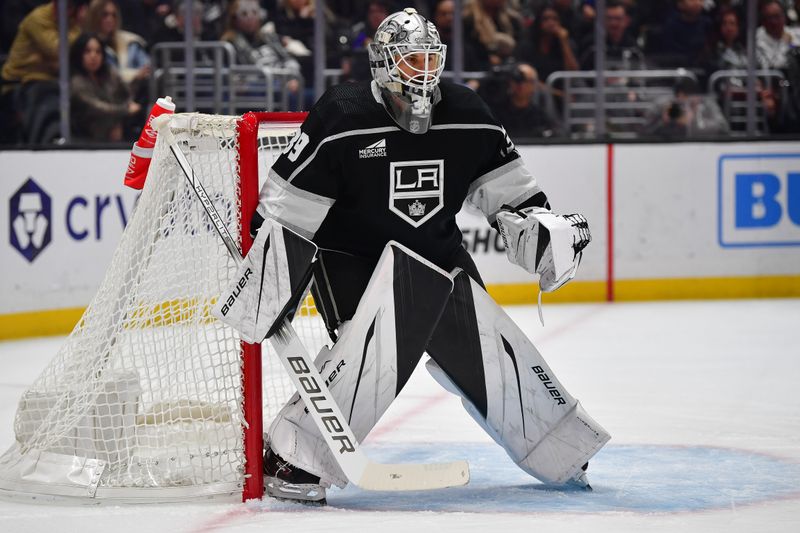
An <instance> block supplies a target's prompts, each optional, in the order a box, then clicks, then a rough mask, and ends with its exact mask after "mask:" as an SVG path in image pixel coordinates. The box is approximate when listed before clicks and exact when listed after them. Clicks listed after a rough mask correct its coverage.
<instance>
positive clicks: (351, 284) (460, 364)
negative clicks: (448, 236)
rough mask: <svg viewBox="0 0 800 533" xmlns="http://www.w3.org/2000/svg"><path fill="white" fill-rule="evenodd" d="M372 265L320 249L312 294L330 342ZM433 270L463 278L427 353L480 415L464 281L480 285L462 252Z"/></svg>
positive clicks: (475, 344) (477, 348)
mask: <svg viewBox="0 0 800 533" xmlns="http://www.w3.org/2000/svg"><path fill="white" fill-rule="evenodd" d="M376 265H377V260H375V261H373V260H368V259H365V258H362V257H357V256H354V255H350V254H346V253H341V252H334V251H330V250H320V254H319V260H318V261H317V265H316V267H315V271H314V284H313V286H312V293H313V295H314V300H315V302H316V304H317V309H318V310H319V312H320V314H321V315H322V317H323V319H324V321H325V325H326V326H327V328H328V331H329V332H331V336H332V338H334V339H335V333H334V330H335V329H336V328H337V327H338V326H339V325H340V324H341V323H342V322H345V321H347V320H350V319H351V318H352V317H353V315H354V314H355V311H356V307H357V306H358V303H359V301H360V300H361V296H362V294H363V293H364V290H365V289H366V287H367V284H368V282H369V279H370V277H371V276H372V273H373V271H374V270H375V267H376ZM438 266H439V267H440V268H442V269H444V270H445V271H447V272H452V270H453V269H455V268H460V269H462V270H463V272H464V273H463V274H461V275H460V276H458V277H457V278H456V282H455V286H454V288H453V292H452V293H451V295H450V298H449V300H448V302H447V306H446V308H445V310H444V312H443V313H442V316H441V318H440V319H439V322H438V324H437V325H436V329H435V330H434V333H433V336H432V337H431V339H430V341H429V342H428V346H427V348H426V351H427V353H428V355H430V356H431V357H432V358H433V360H434V361H436V363H437V364H438V365H439V366H440V367H441V368H442V370H444V371H445V372H446V373H447V375H448V376H449V377H450V379H451V380H452V381H453V383H455V384H456V385H457V386H458V387H459V388H460V389H461V390H462V392H463V393H464V394H465V395H466V396H467V397H468V398H469V399H470V401H472V403H473V404H474V405H475V407H477V409H478V410H479V411H480V412H481V413H482V414H484V415H485V414H486V405H487V400H486V384H485V376H484V370H483V357H482V354H481V343H480V335H479V333H478V326H477V315H476V309H475V305H474V301H473V298H472V287H471V284H470V282H469V279H468V278H471V279H472V280H474V281H475V282H477V283H478V284H479V285H480V286H481V287H485V286H484V283H483V280H482V279H481V276H480V273H479V272H478V268H477V267H476V266H475V262H474V261H473V260H472V257H471V256H470V255H469V253H468V252H467V251H466V250H464V249H463V248H461V247H459V249H458V250H457V251H456V252H455V253H454V254H453V255H452V256H451V260H450V261H448V264H443V265H438ZM415 357H416V359H415V360H414V361H407V362H404V364H403V363H401V362H399V361H398V365H401V364H403V366H406V367H408V366H407V365H410V366H411V368H413V367H415V366H416V364H417V363H418V361H419V359H420V358H421V357H422V354H421V353H420V354H416V356H415Z"/></svg>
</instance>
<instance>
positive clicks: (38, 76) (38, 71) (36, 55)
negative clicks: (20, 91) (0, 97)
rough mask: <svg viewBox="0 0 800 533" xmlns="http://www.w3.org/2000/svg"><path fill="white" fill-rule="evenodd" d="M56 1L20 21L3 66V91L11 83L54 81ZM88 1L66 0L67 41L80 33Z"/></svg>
mask: <svg viewBox="0 0 800 533" xmlns="http://www.w3.org/2000/svg"><path fill="white" fill-rule="evenodd" d="M57 3H58V2H57V0H53V1H52V2H49V3H47V4H45V5H42V6H39V7H37V8H36V9H34V10H33V11H31V12H30V13H29V14H28V16H27V17H25V18H24V19H23V20H22V23H21V24H20V26H19V31H18V32H17V35H16V37H15V38H14V42H13V43H12V45H11V50H10V51H9V54H8V59H7V60H6V63H5V64H4V65H3V70H2V77H3V90H4V91H6V90H9V89H11V84H22V85H25V84H27V83H29V82H35V81H53V80H55V79H56V78H57V76H58V6H57ZM88 3H89V0H68V2H67V17H68V19H69V22H68V26H69V29H68V31H69V33H68V37H69V40H70V42H72V41H74V40H75V38H76V37H77V36H78V34H80V32H81V26H82V25H83V24H84V22H85V20H86V12H87V4H88Z"/></svg>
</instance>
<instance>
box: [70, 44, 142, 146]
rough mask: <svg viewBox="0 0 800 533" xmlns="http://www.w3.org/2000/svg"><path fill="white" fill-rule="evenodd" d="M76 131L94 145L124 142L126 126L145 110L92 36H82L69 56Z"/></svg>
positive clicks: (102, 47) (73, 117)
mask: <svg viewBox="0 0 800 533" xmlns="http://www.w3.org/2000/svg"><path fill="white" fill-rule="evenodd" d="M69 60H70V69H71V72H72V78H71V79H70V89H71V96H72V98H71V106H72V131H73V133H74V134H75V136H76V137H77V138H80V139H86V140H92V141H112V142H117V141H122V140H123V139H124V135H123V133H124V122H125V119H126V118H127V117H130V116H133V115H136V114H137V113H139V112H140V111H141V109H142V106H140V105H139V104H138V103H136V102H134V101H133V100H132V99H131V97H130V92H129V91H128V87H127V86H126V85H125V83H124V82H123V81H122V78H121V77H120V76H119V74H118V73H117V71H116V69H114V68H113V67H111V66H110V65H109V64H108V62H107V61H106V49H105V47H104V46H103V45H102V43H101V42H100V38H99V37H98V36H97V35H95V34H92V33H84V34H81V35H80V36H79V37H78V38H77V39H76V40H75V42H74V43H73V44H72V47H71V48H70V53H69Z"/></svg>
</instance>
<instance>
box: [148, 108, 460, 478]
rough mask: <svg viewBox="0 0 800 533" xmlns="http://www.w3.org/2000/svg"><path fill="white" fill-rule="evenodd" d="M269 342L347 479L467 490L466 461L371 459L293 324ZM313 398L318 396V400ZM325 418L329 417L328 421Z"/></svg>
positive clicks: (213, 212)
mask: <svg viewBox="0 0 800 533" xmlns="http://www.w3.org/2000/svg"><path fill="white" fill-rule="evenodd" d="M169 120H170V118H169V117H168V118H165V119H164V120H158V121H157V122H156V125H155V126H156V128H157V129H158V130H159V134H160V135H163V136H164V140H165V141H166V142H167V144H168V145H169V148H170V151H171V152H172V154H173V155H174V156H175V160H176V161H177V162H178V165H179V166H180V167H181V170H182V171H183V174H184V176H186V179H187V180H188V182H189V184H190V185H191V187H192V190H193V191H194V192H195V194H196V195H197V197H198V199H199V200H200V203H201V204H202V206H203V209H204V210H205V211H206V213H207V214H208V216H209V217H210V218H211V221H212V222H213V224H214V228H215V229H216V231H217V234H218V235H219V236H220V238H221V239H222V241H223V243H224V244H225V247H226V248H227V249H228V252H229V253H230V255H231V257H232V258H233V259H234V261H236V263H237V264H241V262H242V256H241V254H240V252H239V248H238V246H237V245H236V242H235V241H234V240H233V237H232V236H231V234H230V232H229V231H228V228H227V227H226V226H225V223H224V221H223V220H222V217H220V215H219V213H218V212H217V209H216V208H215V207H214V204H213V202H212V201H211V199H210V198H209V196H208V193H207V192H206V190H205V188H204V187H203V184H202V183H201V182H200V180H198V179H197V177H196V175H195V173H194V170H193V169H192V166H191V164H190V163H189V161H188V159H186V156H185V155H184V154H183V152H182V151H181V149H180V146H178V142H177V140H176V139H175V136H174V135H173V134H172V131H171V130H170V128H169ZM269 341H270V343H271V344H272V346H273V347H274V348H275V351H276V352H277V354H278V357H279V358H280V360H281V363H282V364H283V366H284V368H285V369H286V372H287V373H288V374H289V377H290V378H291V380H292V383H293V384H294V386H295V388H296V389H297V391H298V393H299V394H300V397H301V398H302V399H303V402H304V403H305V404H306V406H307V407H308V411H309V413H310V415H311V417H312V419H313V420H314V423H315V424H316V425H317V428H319V431H320V433H321V434H322V435H323V437H324V438H325V442H326V443H327V445H328V447H329V448H330V450H331V453H332V454H333V456H334V457H335V458H336V461H337V463H338V464H339V466H340V467H341V469H342V471H343V472H344V474H345V476H347V479H348V480H349V481H351V482H352V483H354V484H355V485H357V486H358V487H361V488H362V489H366V490H384V491H411V490H431V489H440V488H446V487H455V486H461V485H466V484H467V483H468V482H469V465H468V464H467V462H466V461H454V462H450V463H431V464H382V463H376V462H374V461H372V460H370V459H369V457H367V455H366V454H365V453H364V451H363V450H362V449H361V448H360V446H359V443H358V441H357V440H356V438H355V435H354V434H353V431H352V429H351V428H350V425H349V424H348V422H347V419H346V418H345V417H344V416H343V415H342V412H341V409H340V408H339V406H338V405H337V404H336V401H335V400H334V399H333V396H332V394H331V392H330V390H329V389H328V387H327V385H325V380H324V379H322V377H321V376H320V374H319V371H318V370H317V367H316V366H315V365H314V361H313V359H311V357H310V356H309V354H308V351H307V350H306V348H305V346H303V343H302V342H301V341H300V338H299V337H298V336H297V333H296V332H295V330H294V327H293V326H292V324H291V322H289V319H288V318H285V319H284V320H283V322H282V323H281V324H280V326H278V328H277V331H276V332H275V334H274V335H272V336H271V337H269ZM312 395H313V396H312ZM323 413H324V415H323Z"/></svg>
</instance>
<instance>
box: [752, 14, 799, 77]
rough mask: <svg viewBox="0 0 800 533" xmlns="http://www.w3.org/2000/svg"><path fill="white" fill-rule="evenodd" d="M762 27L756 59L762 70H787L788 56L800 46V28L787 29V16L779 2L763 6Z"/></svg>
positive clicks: (759, 29)
mask: <svg viewBox="0 0 800 533" xmlns="http://www.w3.org/2000/svg"><path fill="white" fill-rule="evenodd" d="M760 14H761V26H759V28H758V29H757V30H756V57H757V58H758V62H759V64H760V65H761V67H762V68H778V69H785V68H786V67H787V65H788V64H787V62H786V54H787V53H788V52H789V50H790V49H791V48H795V47H798V46H800V28H787V27H786V14H785V13H784V11H783V6H782V5H781V3H780V2H778V1H777V0H767V1H766V2H764V3H763V4H761V11H760Z"/></svg>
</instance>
